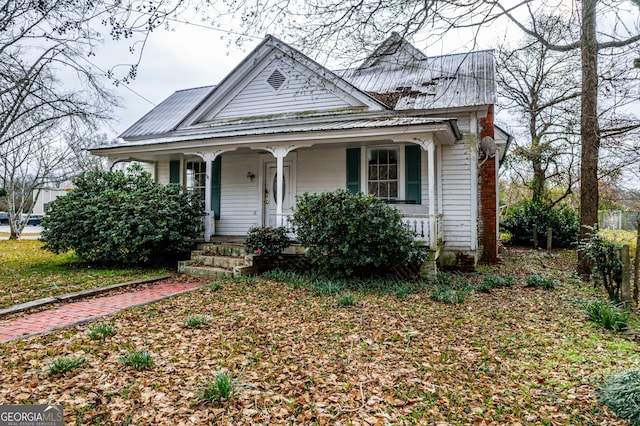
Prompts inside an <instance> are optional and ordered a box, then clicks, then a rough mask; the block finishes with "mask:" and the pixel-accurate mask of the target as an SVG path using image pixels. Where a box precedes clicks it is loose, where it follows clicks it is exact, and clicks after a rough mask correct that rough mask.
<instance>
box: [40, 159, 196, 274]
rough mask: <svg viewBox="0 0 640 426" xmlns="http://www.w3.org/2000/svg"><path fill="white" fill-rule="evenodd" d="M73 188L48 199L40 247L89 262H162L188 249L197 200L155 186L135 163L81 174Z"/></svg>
mask: <svg viewBox="0 0 640 426" xmlns="http://www.w3.org/2000/svg"><path fill="white" fill-rule="evenodd" d="M73 183H74V186H75V189H74V190H73V191H71V192H70V193H68V194H67V195H65V196H63V197H58V198H57V199H56V200H55V201H53V202H52V203H51V205H50V207H49V208H48V210H47V214H46V215H45V216H44V218H43V220H42V228H43V231H42V236H41V241H44V243H45V244H44V248H45V249H47V250H49V251H51V252H53V253H64V252H66V251H68V250H74V251H75V253H76V255H77V256H78V257H79V258H80V259H82V260H84V261H88V262H97V263H111V264H119V265H140V264H150V263H163V262H165V261H167V260H172V259H173V260H175V258H176V256H178V255H181V254H182V253H186V252H188V251H189V250H190V248H191V242H190V241H189V239H193V238H195V237H197V236H198V235H199V232H200V229H201V217H202V212H203V209H202V202H201V201H200V198H199V196H198V195H197V194H195V193H190V192H186V191H184V190H182V188H181V187H180V186H178V185H175V184H171V185H160V184H157V183H155V182H153V180H152V178H151V175H150V174H149V173H147V172H145V171H144V170H143V169H142V167H140V166H139V165H134V166H131V167H130V168H129V169H128V170H127V171H126V173H125V172H122V171H112V172H105V171H94V172H89V173H83V174H81V175H80V176H78V177H77V178H76V179H74V181H73Z"/></svg>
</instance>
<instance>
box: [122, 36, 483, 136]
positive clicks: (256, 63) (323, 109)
mask: <svg viewBox="0 0 640 426" xmlns="http://www.w3.org/2000/svg"><path fill="white" fill-rule="evenodd" d="M278 61H280V62H278ZM274 63H275V64H276V65H277V64H291V67H292V69H293V68H295V70H296V72H304V73H306V74H305V75H306V76H307V77H308V80H307V83H308V84H315V85H316V86H313V87H315V88H316V89H315V90H316V91H317V92H322V93H325V94H327V96H326V99H329V100H328V101H326V99H325V101H326V102H325V104H323V105H321V106H319V107H317V106H315V104H314V102H313V99H312V98H309V97H308V98H307V99H306V100H305V102H306V103H305V102H299V104H296V103H295V102H291V103H290V104H288V105H293V109H291V110H286V109H283V108H280V109H278V108H275V110H274V111H271V110H269V108H267V107H262V104H260V105H258V103H262V102H264V99H256V105H258V106H256V107H255V108H254V110H255V111H259V113H254V114H251V113H248V112H247V111H246V109H244V110H243V108H242V107H243V106H244V105H248V104H247V103H246V101H245V103H244V104H243V103H242V102H241V101H237V100H238V99H239V98H240V97H241V96H242V93H243V90H244V89H245V88H246V87H247V86H248V85H249V84H250V83H251V82H252V81H255V80H256V77H257V75H258V73H259V72H262V73H263V74H262V77H261V78H262V80H267V79H266V78H264V76H266V75H269V73H270V72H271V69H274V68H273V66H272V67H271V68H269V66H271V65H272V64H274ZM275 69H277V68H275ZM494 74H495V59H494V55H493V51H480V52H470V53H465V54H456V55H445V56H437V57H432V58H429V57H427V56H426V55H425V54H424V53H423V52H421V51H420V50H418V49H416V48H415V47H414V46H412V45H411V44H410V43H408V42H407V41H406V40H404V39H403V38H402V37H400V36H399V35H398V34H397V33H393V34H392V35H391V36H390V37H389V38H388V39H387V40H385V41H384V42H383V43H382V44H381V45H380V46H379V47H378V48H377V49H376V50H375V51H374V52H373V53H372V54H371V55H369V57H367V58H366V59H365V60H364V61H363V62H362V64H360V65H359V66H358V67H357V68H354V69H348V70H342V71H337V72H335V73H334V72H332V71H330V70H328V69H326V68H325V67H323V66H321V65H320V64H318V63H317V62H315V61H313V60H312V59H310V58H308V57H307V56H305V55H304V54H302V53H301V52H299V51H298V50H296V49H294V48H292V47H291V46H289V45H287V44H286V43H283V42H282V41H280V40H278V39H277V38H275V37H273V36H271V35H267V36H266V37H265V38H264V40H263V41H262V42H261V43H260V44H259V45H258V46H257V47H256V48H255V49H254V50H253V51H252V52H251V53H250V54H249V55H248V56H247V57H246V58H245V59H244V60H243V61H242V62H240V64H238V65H237V66H236V67H235V68H234V69H233V71H231V73H229V74H228V75H227V76H226V77H225V78H224V79H223V80H222V81H221V82H220V83H219V84H218V85H217V86H206V87H200V88H194V89H186V90H180V91H177V92H175V93H173V94H172V95H171V96H169V97H168V98H167V99H165V100H164V101H163V102H161V103H160V104H159V105H158V106H156V107H155V108H154V109H152V110H151V111H150V112H149V113H147V114H146V115H145V116H144V117H142V118H141V119H140V120H138V121H137V122H136V123H134V124H133V125H132V126H131V127H129V128H128V129H127V130H125V131H124V132H123V133H122V134H121V135H120V137H121V138H123V139H126V140H129V141H132V140H141V139H152V138H154V139H157V138H165V137H167V136H170V135H171V134H176V135H177V134H182V135H185V136H186V135H187V134H190V133H194V132H190V131H191V130H194V131H196V132H195V133H199V132H200V131H202V130H203V129H204V128H209V129H213V128H215V127H219V126H220V125H226V124H233V123H236V124H238V123H239V122H242V125H243V126H246V125H247V123H249V122H255V125H256V126H258V127H261V126H262V127H271V126H273V125H274V122H277V121H282V123H286V122H288V121H290V120H291V119H292V117H297V118H298V119H300V120H302V121H305V120H306V119H308V118H309V117H317V116H318V115H327V116H332V115H336V114H337V115H339V116H344V115H345V114H347V115H349V114H352V113H354V112H355V113H368V112H371V113H375V112H376V111H377V112H378V113H381V114H384V112H385V111H387V112H390V111H389V110H391V111H393V110H400V111H403V113H404V114H407V113H410V112H411V111H412V110H416V111H415V113H418V114H420V115H422V114H424V113H425V112H434V111H438V110H440V111H441V112H442V111H444V112H446V111H447V110H450V109H452V108H460V107H474V106H481V105H488V104H493V103H494V102H495V78H494ZM245 93H246V91H245ZM331 96H333V97H331ZM291 99H293V98H291ZM294 100H295V99H294ZM234 102H236V104H235V106H233V105H234V104H233V103H234ZM331 102H333V103H331ZM229 105H232V108H229V110H231V112H228V110H225V107H227V106H229ZM296 108H297V109H296ZM310 108H311V109H310ZM234 111H235V112H234ZM234 114H235V115H234ZM344 118H346V117H340V118H338V121H340V120H342V119H344ZM314 120H315V119H314ZM329 121H332V120H331V119H329ZM249 125H250V124H249ZM225 127H226V126H225ZM233 127H234V125H231V126H228V128H233Z"/></svg>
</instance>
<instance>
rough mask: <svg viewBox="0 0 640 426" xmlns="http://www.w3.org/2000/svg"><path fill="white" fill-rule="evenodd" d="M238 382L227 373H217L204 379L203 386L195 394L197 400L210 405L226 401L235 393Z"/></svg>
mask: <svg viewBox="0 0 640 426" xmlns="http://www.w3.org/2000/svg"><path fill="white" fill-rule="evenodd" d="M237 387H238V382H237V380H235V379H233V378H232V377H231V374H229V373H223V372H219V373H218V374H216V375H215V376H213V377H212V378H208V377H207V378H205V379H204V385H203V386H202V387H201V388H200V389H199V390H198V391H197V392H196V395H197V396H198V399H200V400H201V401H202V402H208V403H210V404H215V403H220V402H222V401H228V400H229V399H231V398H233V397H234V396H235V394H236V392H237Z"/></svg>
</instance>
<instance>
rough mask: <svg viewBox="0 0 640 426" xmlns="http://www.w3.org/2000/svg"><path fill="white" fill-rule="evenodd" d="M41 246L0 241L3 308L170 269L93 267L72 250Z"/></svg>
mask: <svg viewBox="0 0 640 426" xmlns="http://www.w3.org/2000/svg"><path fill="white" fill-rule="evenodd" d="M41 247H42V243H41V242H39V241H34V240H19V241H8V240H2V241H0V308H4V307H7V306H11V305H15V304H18V303H23V302H27V301H30V300H35V299H40V298H43V297H48V296H56V295H60V294H65V293H70V292H73V291H78V290H84V289H87V288H93V287H102V286H105V285H109V284H116V283H120V282H124V281H130V280H135V279H139V278H146V277H151V276H154V275H161V274H164V273H166V272H167V271H166V270H164V269H133V268H130V269H107V268H93V267H90V266H88V265H87V264H85V263H82V262H80V261H79V260H78V259H77V258H76V257H75V256H74V255H73V254H71V253H67V254H63V255H55V254H53V253H50V252H48V251H45V250H42V249H41Z"/></svg>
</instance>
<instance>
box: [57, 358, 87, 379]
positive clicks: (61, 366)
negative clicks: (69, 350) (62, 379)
mask: <svg viewBox="0 0 640 426" xmlns="http://www.w3.org/2000/svg"><path fill="white" fill-rule="evenodd" d="M86 363H87V360H86V358H84V357H67V356H63V357H60V358H57V359H55V360H53V362H52V363H51V364H49V367H48V368H47V370H48V371H49V374H50V375H52V376H54V375H56V374H64V373H67V372H69V371H71V370H74V369H76V368H80V367H82V366H84V365H85V364H86Z"/></svg>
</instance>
